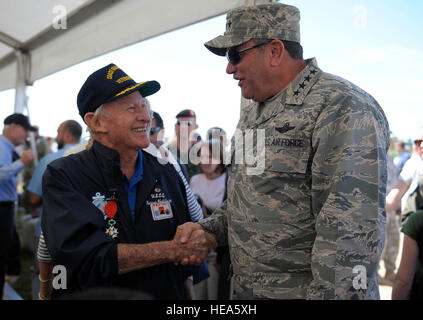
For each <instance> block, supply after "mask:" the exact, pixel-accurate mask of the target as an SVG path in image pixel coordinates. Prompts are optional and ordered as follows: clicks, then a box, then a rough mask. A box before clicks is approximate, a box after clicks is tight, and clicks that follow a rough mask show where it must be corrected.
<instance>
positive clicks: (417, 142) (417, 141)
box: [414, 140, 423, 147]
mask: <svg viewBox="0 0 423 320" xmlns="http://www.w3.org/2000/svg"><path fill="white" fill-rule="evenodd" d="M422 142H423V140H414V143H415V144H416V146H418V147H420V145H421V144H422Z"/></svg>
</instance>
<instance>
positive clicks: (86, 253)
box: [42, 142, 190, 299]
mask: <svg viewBox="0 0 423 320" xmlns="http://www.w3.org/2000/svg"><path fill="white" fill-rule="evenodd" d="M142 154H143V159H142V161H143V172H144V175H143V179H142V181H141V182H140V183H139V184H138V189H137V197H136V209H135V221H133V219H132V215H131V212H130V208H129V203H128V196H127V193H126V191H125V188H124V180H123V179H124V176H123V174H122V172H121V170H120V159H119V154H118V153H117V152H116V151H115V150H112V149H109V148H107V147H105V146H103V145H101V144H100V143H98V142H94V144H93V146H92V148H91V149H89V150H88V151H83V152H80V153H77V154H74V155H70V156H68V157H65V158H61V159H58V160H56V161H53V162H52V163H51V164H50V165H49V166H48V167H47V169H46V172H45V174H44V177H43V220H42V229H43V233H44V237H45V240H46V244H47V247H48V249H49V251H50V253H51V256H52V259H53V264H54V265H63V266H65V267H66V272H67V290H56V291H55V294H56V295H57V294H62V293H66V291H67V292H72V291H76V290H84V289H87V288H90V287H101V286H117V287H126V288H131V289H136V290H141V291H143V292H146V293H149V294H151V295H152V296H153V297H154V298H157V299H183V297H184V293H183V281H184V279H185V278H186V276H187V272H186V270H185V268H184V267H180V266H174V265H173V264H172V263H167V264H162V265H158V266H154V267H150V268H145V269H140V270H137V271H133V272H130V273H127V274H124V275H119V274H118V261H117V243H149V242H155V241H165V240H171V239H172V238H173V236H174V234H175V231H176V227H177V226H178V225H180V224H183V223H185V222H186V221H190V218H189V214H188V210H187V203H186V194H185V187H184V185H183V183H182V182H181V180H180V179H179V177H178V174H177V173H176V171H175V170H174V169H173V167H172V165H171V164H166V165H162V164H160V163H159V162H158V161H157V159H156V158H155V157H153V156H152V155H150V154H148V153H145V152H143V153H142ZM112 193H114V194H115V195H116V197H117V206H118V211H117V213H116V216H115V218H114V220H115V221H116V225H115V227H116V228H117V230H118V235H117V237H116V238H115V239H113V238H112V237H111V236H110V235H108V234H106V232H105V230H106V227H107V222H108V220H109V219H105V216H104V214H103V213H102V211H101V210H100V209H98V208H97V207H96V206H95V205H94V204H93V202H94V199H95V198H96V197H98V196H104V197H105V198H106V199H107V198H109V197H110V196H111V195H112ZM158 198H159V200H163V201H168V202H169V203H170V204H171V210H172V215H173V217H171V218H167V219H163V220H156V221H155V220H154V219H153V213H152V207H151V204H152V203H154V202H155V201H157V199H158ZM58 291H60V292H58Z"/></svg>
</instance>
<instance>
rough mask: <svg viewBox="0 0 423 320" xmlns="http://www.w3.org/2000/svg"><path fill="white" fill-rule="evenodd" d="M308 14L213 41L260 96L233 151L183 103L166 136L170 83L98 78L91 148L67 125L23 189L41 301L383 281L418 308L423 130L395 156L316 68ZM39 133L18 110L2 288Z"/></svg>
mask: <svg viewBox="0 0 423 320" xmlns="http://www.w3.org/2000/svg"><path fill="white" fill-rule="evenodd" d="M299 20H300V13H299V10H298V9H297V8H295V7H293V6H289V5H284V4H281V3H270V4H264V5H256V6H246V7H240V8H238V9H235V10H233V11H231V12H229V13H228V15H227V24H226V31H225V33H224V35H221V36H218V37H216V38H214V39H212V40H210V41H208V42H206V43H205V46H206V48H207V49H208V50H209V51H211V52H212V53H214V54H216V55H219V56H226V57H227V59H228V64H227V68H226V72H227V73H228V74H230V75H233V77H234V79H235V80H237V81H238V85H239V86H240V87H241V93H242V95H243V97H244V98H246V99H250V100H251V104H249V105H248V106H246V107H245V108H243V109H242V110H241V116H240V120H239V123H238V126H237V130H236V133H235V134H234V137H233V138H232V139H229V138H228V136H227V134H226V132H225V131H224V130H223V129H221V128H219V127H212V128H210V129H209V130H208V131H207V134H206V136H205V137H204V138H203V137H201V136H200V135H199V134H198V132H197V129H198V124H197V117H196V113H195V111H194V110H191V109H185V110H182V111H180V112H179V113H178V114H176V116H175V118H176V121H175V127H174V131H175V134H174V137H173V138H172V139H170V140H169V141H166V140H165V126H164V122H163V120H162V118H161V116H160V114H159V113H158V112H157V111H158V109H159V106H154V105H151V104H150V102H149V100H148V98H147V97H149V96H151V95H153V94H156V93H157V92H158V91H159V90H160V84H159V83H158V82H157V81H154V80H152V81H145V82H139V83H138V82H136V81H135V80H133V79H132V78H131V77H130V76H129V75H128V74H126V73H125V72H124V71H123V70H122V69H120V68H119V67H118V66H116V65H114V64H110V65H107V66H105V67H103V68H100V69H99V70H96V71H94V72H93V73H92V74H91V75H90V76H89V77H88V78H87V79H86V81H85V83H84V84H83V85H82V87H81V89H80V91H79V93H78V96H77V107H78V112H79V114H80V116H81V118H82V119H83V121H84V123H85V124H86V125H87V127H88V131H89V134H90V141H89V142H88V143H83V144H81V143H80V138H81V134H82V128H81V126H80V125H79V124H78V122H77V121H75V120H67V121H64V122H63V123H61V124H60V125H59V126H58V129H57V137H56V139H55V140H56V143H57V147H58V151H57V152H54V153H52V152H47V153H44V154H43V155H38V158H39V159H40V161H39V163H38V164H37V166H36V167H35V166H34V168H33V169H32V172H31V173H30V175H29V178H28V179H27V183H26V186H25V195H21V197H22V198H24V199H26V200H25V201H24V202H25V203H26V205H25V207H26V210H27V211H28V212H30V213H31V214H32V215H33V216H34V217H37V218H38V224H37V227H36V230H35V234H34V243H35V248H36V254H34V265H33V272H34V277H33V279H32V295H33V299H40V300H46V299H86V298H101V299H114V298H121V299H130V298H135V299H137V298H139V299H166V300H169V299H170V300H182V299H201V300H215V299H220V300H227V299H244V300H250V299H379V298H380V296H379V289H378V285H379V283H382V284H389V285H392V286H393V293H392V297H393V298H394V299H418V298H421V297H422V290H423V287H422V283H423V282H422V279H423V269H422V267H421V266H422V264H421V263H422V260H421V257H422V250H421V246H422V232H421V230H422V223H423V218H422V217H423V211H422V210H421V209H423V187H422V186H423V185H422V184H421V183H420V181H421V179H422V177H423V171H422V170H423V169H422V168H423V146H422V144H421V143H422V141H423V134H422V135H419V136H417V138H416V140H415V141H414V150H413V154H412V155H411V156H410V154H408V152H407V146H406V144H405V143H403V142H398V143H396V144H395V153H396V154H398V155H397V156H396V157H395V158H393V157H392V156H391V154H390V152H388V150H389V149H390V143H391V142H390V131H389V125H388V122H387V119H386V117H385V115H384V112H383V110H382V108H381V107H380V106H379V104H378V103H377V101H376V100H375V99H374V98H373V97H372V96H370V94H368V93H367V92H365V91H363V90H362V89H360V88H359V87H357V86H355V85H354V84H352V83H350V82H348V81H346V80H344V79H341V78H339V77H336V76H333V75H331V74H328V73H325V72H324V71H322V70H321V69H320V68H319V67H318V65H317V61H316V59H315V58H313V59H308V60H305V59H304V58H303V53H302V50H303V49H302V46H301V44H300V30H299ZM234 107H238V106H234ZM31 131H36V128H35V127H33V126H31V124H30V121H29V119H28V117H26V116H25V115H23V114H12V115H10V116H9V117H7V118H6V119H5V120H4V129H3V134H2V135H1V136H0V219H1V220H0V228H1V229H0V290H2V289H3V286H4V283H3V282H4V279H5V275H6V273H8V265H9V263H10V261H11V260H12V261H13V259H10V257H12V256H13V255H12V254H11V253H10V252H11V251H14V252H15V254H16V250H19V249H16V246H13V245H12V244H13V243H16V242H18V241H19V239H18V238H19V237H18V235H17V232H16V227H15V224H14V219H15V218H14V217H15V203H17V199H18V193H17V185H16V184H17V182H16V175H17V174H18V173H19V172H22V170H24V168H29V166H30V165H31V163H33V159H34V158H35V157H36V155H35V154H34V152H33V150H32V149H31V148H29V147H28V146H27V147H26V148H24V150H23V151H22V152H21V154H20V155H19V154H17V153H16V150H15V148H16V147H18V146H20V145H24V144H25V143H26V141H27V139H28V135H29V132H31ZM229 140H230V141H231V142H229ZM229 145H230V146H229ZM252 159H253V160H254V161H252ZM421 182H423V180H422V181H421ZM401 199H404V200H403V203H402V204H401ZM420 200H421V202H420ZM400 217H402V219H401V218H400ZM400 224H402V229H401V230H402V232H403V233H404V234H405V236H404V244H403V252H402V259H401V265H400V267H399V269H398V270H395V260H396V257H397V255H398V252H399V250H398V247H399V232H400ZM385 238H386V239H385ZM16 239H17V240H18V241H16ZM17 247H19V245H18V246H17ZM12 248H14V249H12ZM380 261H383V263H384V266H385V270H386V273H385V274H384V275H380V274H379V275H378V266H379V262H380ZM56 267H61V268H62V269H60V270H63V274H57V272H55V271H54V270H55V268H56ZM357 267H360V268H359V270H361V272H359V273H357V272H356V270H357ZM58 278H60V279H59V280H60V281H57V280H58Z"/></svg>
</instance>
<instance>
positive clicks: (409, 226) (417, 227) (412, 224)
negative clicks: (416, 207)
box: [401, 211, 423, 241]
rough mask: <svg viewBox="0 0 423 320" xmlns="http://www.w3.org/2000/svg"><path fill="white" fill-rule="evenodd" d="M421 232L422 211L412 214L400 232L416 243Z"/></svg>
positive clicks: (422, 223)
mask: <svg viewBox="0 0 423 320" xmlns="http://www.w3.org/2000/svg"><path fill="white" fill-rule="evenodd" d="M422 230H423V211H416V212H414V213H412V214H411V215H410V216H409V217H408V218H407V220H406V221H405V222H404V225H403V227H402V229H401V232H402V233H404V234H406V235H407V236H409V237H410V238H412V239H414V240H416V241H418V237H419V234H420V233H421V232H422Z"/></svg>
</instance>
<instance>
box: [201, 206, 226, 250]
mask: <svg viewBox="0 0 423 320" xmlns="http://www.w3.org/2000/svg"><path fill="white" fill-rule="evenodd" d="M227 202H228V200H225V202H223V205H222V206H221V207H220V208H218V209H216V210H215V211H214V212H213V214H212V215H211V216H210V217H208V218H206V219H203V220H201V221H200V222H199V224H200V225H201V226H202V227H203V229H204V230H205V231H207V232H208V233H211V234H212V235H213V236H214V237H215V238H216V241H217V246H218V247H221V246H225V245H227V244H228V220H227V216H226V208H227Z"/></svg>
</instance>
